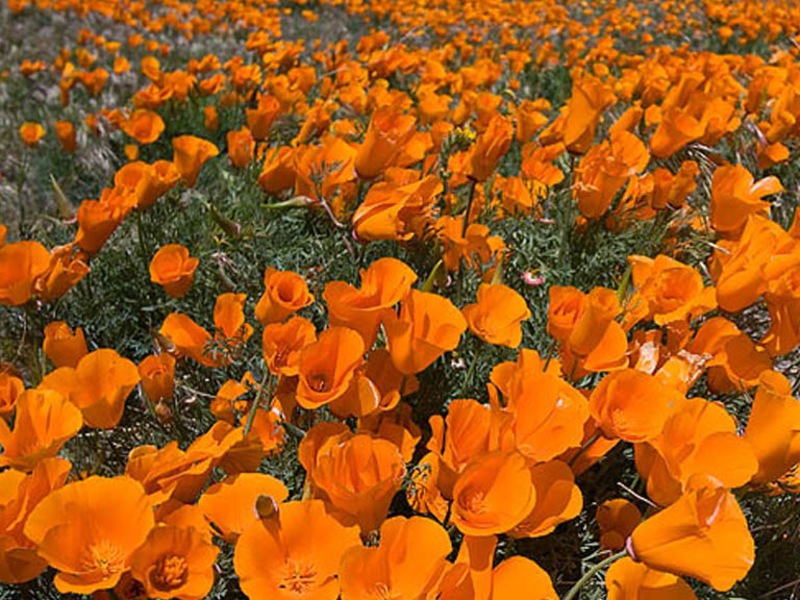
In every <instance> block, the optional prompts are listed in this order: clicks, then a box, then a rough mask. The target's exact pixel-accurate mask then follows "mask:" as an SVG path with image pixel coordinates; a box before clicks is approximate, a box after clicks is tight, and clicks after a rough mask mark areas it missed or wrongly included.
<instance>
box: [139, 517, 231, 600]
mask: <svg viewBox="0 0 800 600" xmlns="http://www.w3.org/2000/svg"><path fill="white" fill-rule="evenodd" d="M218 554H219V548H217V547H216V546H214V545H213V544H211V542H210V541H208V540H206V539H204V538H203V536H202V534H201V533H200V532H199V531H198V530H196V529H195V528H193V527H177V526H174V525H163V526H158V527H154V528H153V529H152V530H151V531H150V533H149V534H148V536H147V539H145V541H144V543H143V544H142V545H141V546H139V547H138V548H137V549H136V550H135V551H134V552H133V554H132V555H131V557H130V565H131V576H132V577H133V578H134V579H136V580H137V581H139V582H141V583H142V585H143V586H144V590H145V593H146V594H147V597H148V598H165V599H168V598H177V599H179V600H200V599H201V598H205V597H206V595H207V594H208V593H209V592H210V591H211V587H212V586H213V585H214V561H215V560H216V558H217V555H218Z"/></svg>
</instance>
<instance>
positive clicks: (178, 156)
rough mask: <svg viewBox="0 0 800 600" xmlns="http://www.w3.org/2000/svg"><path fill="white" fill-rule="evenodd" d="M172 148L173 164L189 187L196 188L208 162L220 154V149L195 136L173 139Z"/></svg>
mask: <svg viewBox="0 0 800 600" xmlns="http://www.w3.org/2000/svg"><path fill="white" fill-rule="evenodd" d="M172 148H173V150H174V153H173V157H172V162H173V163H175V167H176V168H177V169H178V172H179V173H180V174H181V178H182V179H183V182H184V183H185V184H186V185H187V186H188V187H194V184H195V182H196V181H197V176H198V174H199V173H200V169H201V168H202V167H203V165H204V164H205V163H206V161H207V160H208V159H210V158H213V157H215V156H217V154H219V149H218V148H217V147H216V146H215V145H214V144H213V143H211V142H209V141H208V140H204V139H202V138H199V137H196V136H193V135H182V136H179V137H176V138H172Z"/></svg>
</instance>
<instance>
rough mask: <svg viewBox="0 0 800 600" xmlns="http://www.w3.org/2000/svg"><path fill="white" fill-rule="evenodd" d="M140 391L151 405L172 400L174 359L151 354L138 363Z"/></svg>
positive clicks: (173, 392)
mask: <svg viewBox="0 0 800 600" xmlns="http://www.w3.org/2000/svg"><path fill="white" fill-rule="evenodd" d="M139 376H140V377H141V379H142V389H143V390H144V393H145V396H147V397H148V398H149V400H150V402H152V403H153V404H158V403H159V402H164V401H167V400H172V396H173V395H174V394H175V359H174V358H172V356H170V355H169V354H151V355H150V356H147V357H145V359H144V360H142V362H140V363H139Z"/></svg>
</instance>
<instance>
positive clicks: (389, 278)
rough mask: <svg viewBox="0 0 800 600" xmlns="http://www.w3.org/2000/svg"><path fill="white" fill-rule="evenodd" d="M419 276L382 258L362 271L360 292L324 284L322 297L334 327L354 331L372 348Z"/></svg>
mask: <svg viewBox="0 0 800 600" xmlns="http://www.w3.org/2000/svg"><path fill="white" fill-rule="evenodd" d="M416 280H417V275H416V273H414V271H412V270H411V268H410V267H409V266H408V265H406V264H405V263H404V262H402V261H399V260H397V259H396V258H389V257H386V258H380V259H378V260H376V261H375V262H374V263H372V264H371V265H370V266H369V268H367V269H365V270H362V271H361V288H360V289H356V288H354V287H353V286H351V285H350V284H348V283H345V282H344V281H331V282H329V283H327V284H325V291H324V292H323V294H322V297H323V298H324V299H325V302H326V303H327V304H328V312H329V313H330V324H331V325H344V326H346V327H350V328H351V329H354V330H355V331H357V332H358V333H360V334H361V337H362V338H364V345H365V346H366V347H367V348H371V347H372V345H373V344H374V343H375V338H376V337H377V335H378V328H379V327H380V325H381V322H382V321H383V319H384V317H385V315H386V314H387V312H386V311H387V310H388V309H391V307H393V306H394V305H395V304H397V303H398V302H400V301H401V300H402V299H403V298H405V297H406V295H407V294H408V292H409V291H410V290H411V286H412V284H413V283H414V282H415V281H416Z"/></svg>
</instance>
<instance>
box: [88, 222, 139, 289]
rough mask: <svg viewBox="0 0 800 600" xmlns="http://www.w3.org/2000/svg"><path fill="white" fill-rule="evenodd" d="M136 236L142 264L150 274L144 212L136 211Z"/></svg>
mask: <svg viewBox="0 0 800 600" xmlns="http://www.w3.org/2000/svg"><path fill="white" fill-rule="evenodd" d="M136 234H137V237H138V238H139V252H140V254H141V255H142V264H143V265H144V270H145V272H146V273H149V272H150V252H149V251H148V250H147V244H146V242H145V236H144V224H143V223H142V211H141V210H137V211H136ZM87 279H88V278H87Z"/></svg>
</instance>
